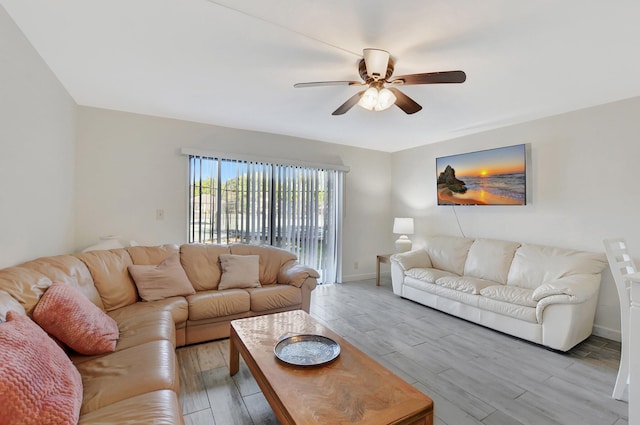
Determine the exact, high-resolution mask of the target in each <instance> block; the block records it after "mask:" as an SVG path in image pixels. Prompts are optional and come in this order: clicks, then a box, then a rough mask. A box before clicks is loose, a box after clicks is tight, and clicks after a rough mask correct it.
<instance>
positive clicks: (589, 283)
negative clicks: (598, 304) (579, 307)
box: [532, 274, 600, 304]
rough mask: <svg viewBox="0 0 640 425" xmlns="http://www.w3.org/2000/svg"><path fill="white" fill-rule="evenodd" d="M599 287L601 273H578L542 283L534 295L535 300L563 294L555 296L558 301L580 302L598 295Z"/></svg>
mask: <svg viewBox="0 0 640 425" xmlns="http://www.w3.org/2000/svg"><path fill="white" fill-rule="evenodd" d="M599 288H600V274H576V275H571V276H565V277H563V278H560V279H558V280H555V281H553V282H549V283H545V284H543V285H540V286H538V287H537V288H536V289H535V290H534V291H533V295H532V296H533V300H534V301H541V300H542V299H545V298H549V297H554V296H557V295H562V296H564V297H554V299H555V300H557V301H556V302H562V303H570V304H579V303H582V302H584V301H586V300H588V299H590V298H591V297H593V296H595V295H597V293H598V289H599ZM547 304H548V303H547Z"/></svg>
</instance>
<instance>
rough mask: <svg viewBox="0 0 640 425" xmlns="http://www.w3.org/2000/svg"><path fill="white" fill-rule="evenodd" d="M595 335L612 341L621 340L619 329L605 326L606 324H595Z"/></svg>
mask: <svg viewBox="0 0 640 425" xmlns="http://www.w3.org/2000/svg"><path fill="white" fill-rule="evenodd" d="M592 333H593V334H594V335H595V336H599V337H602V338H606V339H610V340H612V341H618V342H620V341H621V338H620V331H619V330H617V329H610V328H605V327H604V326H599V325H593V332H592Z"/></svg>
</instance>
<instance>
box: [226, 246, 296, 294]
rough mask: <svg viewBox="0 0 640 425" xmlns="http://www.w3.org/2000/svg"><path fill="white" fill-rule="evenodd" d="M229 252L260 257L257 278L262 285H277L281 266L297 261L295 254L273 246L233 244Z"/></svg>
mask: <svg viewBox="0 0 640 425" xmlns="http://www.w3.org/2000/svg"><path fill="white" fill-rule="evenodd" d="M230 250H231V254H236V255H259V256H260V275H259V276H258V278H259V280H260V283H261V284H263V285H271V284H273V283H278V273H279V272H280V269H281V268H282V266H283V265H284V264H285V263H287V262H289V261H291V260H297V259H298V257H296V255H295V254H293V253H291V252H289V251H285V250H284V249H280V248H276V247H273V246H258V245H246V244H234V245H231V246H230Z"/></svg>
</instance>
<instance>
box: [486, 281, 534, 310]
mask: <svg viewBox="0 0 640 425" xmlns="http://www.w3.org/2000/svg"><path fill="white" fill-rule="evenodd" d="M480 294H481V295H482V296H483V297H488V298H491V299H494V300H498V301H505V302H508V303H512V304H518V305H523V306H525V307H535V306H536V305H538V303H537V302H536V301H535V300H534V299H533V289H527V288H520V287H518V286H506V285H494V286H489V287H488V288H484V289H483V290H482V291H480Z"/></svg>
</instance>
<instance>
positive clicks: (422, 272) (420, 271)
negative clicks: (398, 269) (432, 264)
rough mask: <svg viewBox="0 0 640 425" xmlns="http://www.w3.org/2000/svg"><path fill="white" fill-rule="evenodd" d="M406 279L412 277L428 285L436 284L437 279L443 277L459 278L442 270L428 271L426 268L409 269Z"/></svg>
mask: <svg viewBox="0 0 640 425" xmlns="http://www.w3.org/2000/svg"><path fill="white" fill-rule="evenodd" d="M406 274H407V276H408V277H412V278H414V279H418V280H423V281H425V282H429V283H436V282H437V281H438V279H441V278H443V277H454V278H456V277H460V276H458V275H456V274H454V273H451V272H447V271H444V270H438V269H428V268H413V269H409V270H407V272H406Z"/></svg>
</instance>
